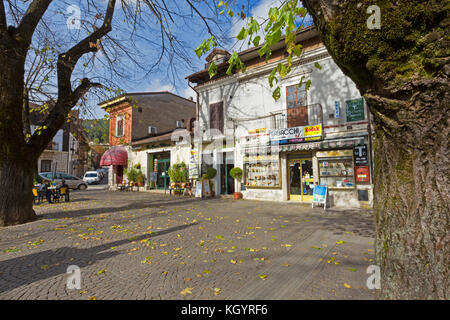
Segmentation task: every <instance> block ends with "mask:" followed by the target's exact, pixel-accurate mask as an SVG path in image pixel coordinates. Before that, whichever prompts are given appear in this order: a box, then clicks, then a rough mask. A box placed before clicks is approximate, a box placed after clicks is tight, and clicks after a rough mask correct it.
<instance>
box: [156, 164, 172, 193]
mask: <svg viewBox="0 0 450 320" xmlns="http://www.w3.org/2000/svg"><path fill="white" fill-rule="evenodd" d="M169 167H170V159H158V160H157V162H156V168H157V172H158V176H157V180H156V188H157V189H163V190H165V189H167V188H168V187H169V183H170V180H169V179H170V178H169V174H168V171H169Z"/></svg>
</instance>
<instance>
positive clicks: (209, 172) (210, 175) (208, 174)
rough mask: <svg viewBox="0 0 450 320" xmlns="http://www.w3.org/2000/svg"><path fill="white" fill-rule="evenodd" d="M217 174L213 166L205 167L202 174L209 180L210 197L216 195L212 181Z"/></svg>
mask: <svg viewBox="0 0 450 320" xmlns="http://www.w3.org/2000/svg"><path fill="white" fill-rule="evenodd" d="M216 174H217V170H216V169H214V168H208V169H206V173H205V174H204V175H203V176H204V177H205V178H206V179H208V180H209V185H210V188H211V197H214V196H215V195H216V192H215V190H214V182H213V181H212V180H213V179H214V178H215V177H216Z"/></svg>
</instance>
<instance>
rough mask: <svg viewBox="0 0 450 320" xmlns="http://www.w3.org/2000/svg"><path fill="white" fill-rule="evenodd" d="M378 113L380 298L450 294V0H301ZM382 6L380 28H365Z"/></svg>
mask: <svg viewBox="0 0 450 320" xmlns="http://www.w3.org/2000/svg"><path fill="white" fill-rule="evenodd" d="M303 4H304V5H305V7H306V8H307V9H308V11H309V13H310V14H311V15H312V16H313V19H314V22H315V24H316V26H317V27H318V29H319V32H320V34H321V36H322V39H323V41H324V43H325V45H326V47H327V49H328V51H329V52H330V54H331V56H332V57H333V59H334V61H335V62H336V64H338V65H339V67H340V68H341V69H342V70H343V72H344V73H345V74H346V75H347V76H349V77H350V78H351V79H352V80H353V81H354V82H355V83H356V85H357V86H358V89H359V90H360V92H361V94H362V95H363V96H364V98H365V99H366V102H367V105H368V107H369V109H370V110H371V112H372V114H373V115H374V121H375V177H374V178H375V191H374V192H375V196H374V214H375V226H376V263H377V265H379V266H380V268H381V290H380V291H379V292H378V294H377V295H378V297H379V298H383V299H448V298H449V292H448V290H449V287H450V284H449V264H450V262H449V257H450V246H449V240H450V235H449V223H450V222H449V213H450V202H449V196H450V194H449V191H450V190H449V185H450V159H449V154H450V153H449V141H450V140H449V132H450V130H449V125H450V123H449V119H450V117H449V116H450V99H449V95H450V87H449V83H450V82H449V79H448V78H449V74H450V66H449V60H450V51H449V50H450V49H449V48H450V41H449V37H448V34H450V32H449V31H450V30H449V17H448V12H449V2H448V1H447V0H434V1H413V0H398V1H387V0H383V1H375V2H374V1H372V0H370V1H367V0H365V1H363V0H355V1H350V0H342V1H338V0H319V1H317V0H303ZM374 4H376V5H378V6H379V8H380V9H381V10H380V13H381V15H380V17H381V29H373V30H371V29H369V28H368V26H367V19H368V18H369V17H370V16H371V14H368V13H367V11H366V10H367V8H368V7H369V6H371V5H374Z"/></svg>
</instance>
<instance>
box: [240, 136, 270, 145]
mask: <svg viewBox="0 0 450 320" xmlns="http://www.w3.org/2000/svg"><path fill="white" fill-rule="evenodd" d="M240 144H241V145H242V146H245V147H249V146H260V145H264V144H269V134H267V133H266V134H258V135H250V136H244V137H241V141H240Z"/></svg>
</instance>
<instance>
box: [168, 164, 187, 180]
mask: <svg viewBox="0 0 450 320" xmlns="http://www.w3.org/2000/svg"><path fill="white" fill-rule="evenodd" d="M168 174H169V177H170V181H171V182H188V181H189V170H188V168H187V166H186V164H185V163H184V162H179V163H175V164H173V165H172V166H171V167H170V168H169V170H168Z"/></svg>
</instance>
